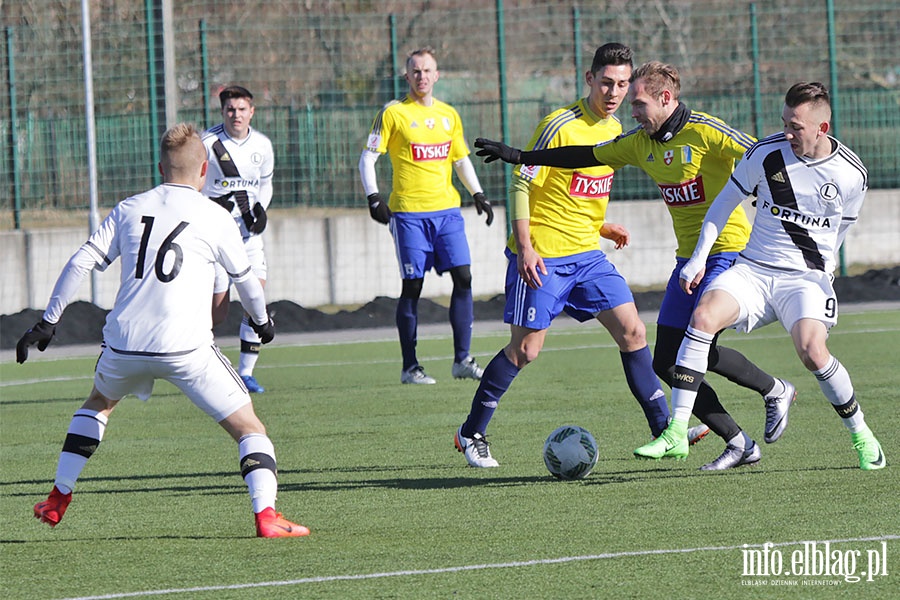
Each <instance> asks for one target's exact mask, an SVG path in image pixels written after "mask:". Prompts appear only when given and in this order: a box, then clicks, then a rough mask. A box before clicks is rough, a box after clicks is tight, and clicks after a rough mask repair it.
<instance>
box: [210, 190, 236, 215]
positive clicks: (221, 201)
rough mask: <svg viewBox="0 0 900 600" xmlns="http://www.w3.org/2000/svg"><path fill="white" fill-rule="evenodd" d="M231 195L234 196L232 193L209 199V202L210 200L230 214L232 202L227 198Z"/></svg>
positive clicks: (232, 207) (232, 206)
mask: <svg viewBox="0 0 900 600" xmlns="http://www.w3.org/2000/svg"><path fill="white" fill-rule="evenodd" d="M232 195H234V192H231V193H228V194H225V195H224V196H219V197H218V198H210V200H212V201H213V202H215V203H216V204H218V205H219V206H221V207H222V208H224V209H225V210H227V211H228V212H231V211H232V209H234V202H232V201H231V200H229V198H231V196H232Z"/></svg>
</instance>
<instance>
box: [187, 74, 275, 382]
mask: <svg viewBox="0 0 900 600" xmlns="http://www.w3.org/2000/svg"><path fill="white" fill-rule="evenodd" d="M219 101H220V103H221V105H222V122H221V123H220V124H218V125H216V126H215V127H212V128H210V129H209V130H207V131H206V132H204V134H203V137H202V139H203V145H204V146H206V151H207V155H208V157H209V173H208V175H207V177H206V184H205V185H204V186H203V190H202V191H203V193H204V194H206V195H207V196H209V197H210V198H212V199H213V200H215V201H216V202H217V203H219V204H221V205H222V206H223V207H224V208H225V209H226V210H228V211H229V212H230V213H231V216H232V217H234V221H235V223H237V226H238V227H239V228H240V232H241V237H243V239H244V245H245V246H246V248H247V255H248V256H249V257H250V264H251V265H252V267H253V274H254V275H256V277H257V278H258V279H259V282H260V283H261V284H262V285H263V287H265V285H266V255H265V252H264V249H263V239H262V232H263V231H264V230H265V228H266V224H267V222H268V217H267V215H266V210H267V209H268V208H269V203H270V202H271V201H272V174H273V172H274V170H275V152H274V151H273V150H272V142H271V141H270V140H269V138H268V137H266V136H265V135H264V134H262V133H260V132H259V131H257V130H256V129H254V128H252V127H251V126H250V121H251V119H253V113H254V111H255V107H254V105H253V94H251V93H250V91H249V90H248V89H247V88H244V87H241V86H239V85H233V86H229V87H226V88H225V89H223V90H222V91H221V92H219ZM239 335H240V339H241V352H240V359H239V360H238V374H239V375H240V376H241V379H243V380H244V385H246V386H247V389H248V390H250V391H251V392H254V393H262V392H264V391H266V390H265V388H263V387H262V386H261V385H260V384H259V382H258V381H257V380H256V377H254V375H253V369H254V367H256V361H257V359H258V358H259V349H260V340H259V336H258V335H257V334H256V332H254V331H253V327H251V325H250V321H249V318H248V315H247V314H246V313H245V314H244V316H243V319H242V320H241V327H240V332H239Z"/></svg>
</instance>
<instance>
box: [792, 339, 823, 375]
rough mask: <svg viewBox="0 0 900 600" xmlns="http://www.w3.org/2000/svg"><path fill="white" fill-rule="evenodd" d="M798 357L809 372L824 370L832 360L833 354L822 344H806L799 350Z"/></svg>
mask: <svg viewBox="0 0 900 600" xmlns="http://www.w3.org/2000/svg"><path fill="white" fill-rule="evenodd" d="M797 355H798V356H799V357H800V361H801V362H802V363H803V366H804V367H806V368H807V370H809V371H818V370H820V369H824V368H825V367H826V366H827V365H828V361H829V360H831V353H830V352H828V348H825V347H824V346H822V345H820V344H806V345H801V346H799V347H798V348H797Z"/></svg>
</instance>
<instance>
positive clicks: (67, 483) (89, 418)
mask: <svg viewBox="0 0 900 600" xmlns="http://www.w3.org/2000/svg"><path fill="white" fill-rule="evenodd" d="M107 421H108V419H107V418H106V417H105V416H104V415H102V414H100V413H99V412H97V411H95V410H87V409H85V408H80V409H78V410H76V411H75V414H74V415H72V421H71V422H70V423H69V430H68V431H67V432H66V437H67V438H68V436H69V434H71V435H79V436H82V437H84V438H88V439H91V440H97V444H100V441H101V440H102V439H103V433H104V432H105V431H106V424H107ZM94 447H95V448H96V445H95V446H94ZM64 448H65V446H64ZM91 453H93V451H91ZM88 458H90V457H89V456H83V455H82V454H76V453H74V452H67V451H66V450H65V449H63V451H62V452H60V453H59V462H58V463H57V464H56V479H55V480H54V482H53V484H54V485H55V486H56V487H57V488H58V489H59V491H60V492H62V493H63V494H69V493H71V492H72V490H74V489H75V482H76V481H78V477H79V475H81V470H82V469H84V466H85V465H86V464H87V461H88Z"/></svg>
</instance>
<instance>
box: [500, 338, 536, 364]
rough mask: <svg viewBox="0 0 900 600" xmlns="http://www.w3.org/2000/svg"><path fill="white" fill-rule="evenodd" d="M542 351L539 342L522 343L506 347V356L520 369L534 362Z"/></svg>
mask: <svg viewBox="0 0 900 600" xmlns="http://www.w3.org/2000/svg"><path fill="white" fill-rule="evenodd" d="M540 353H541V346H540V345H538V344H528V343H522V344H520V345H518V346H507V347H506V357H507V358H508V359H509V360H510V362H512V363H513V364H514V365H516V366H517V367H518V368H520V369H521V368H523V367H525V366H526V365H527V364H528V363H531V362H534V360H535V359H537V357H538V354H540Z"/></svg>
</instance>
